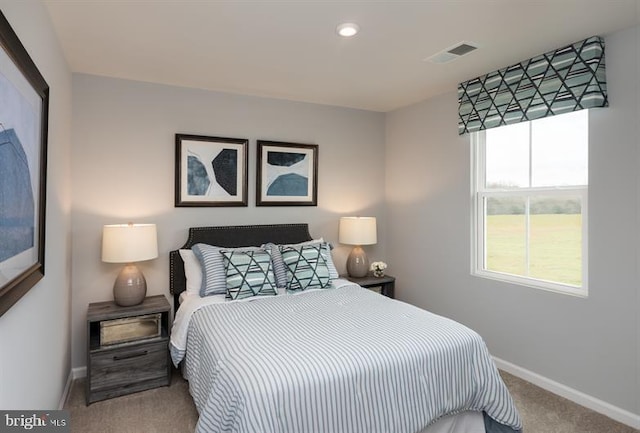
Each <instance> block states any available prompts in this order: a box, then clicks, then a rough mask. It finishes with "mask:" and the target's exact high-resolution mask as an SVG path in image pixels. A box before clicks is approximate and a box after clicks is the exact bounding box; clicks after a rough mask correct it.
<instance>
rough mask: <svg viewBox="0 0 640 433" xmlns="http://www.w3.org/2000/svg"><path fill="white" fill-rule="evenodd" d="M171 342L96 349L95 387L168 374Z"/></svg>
mask: <svg viewBox="0 0 640 433" xmlns="http://www.w3.org/2000/svg"><path fill="white" fill-rule="evenodd" d="M167 350H168V349H167V342H166V340H165V341H160V342H156V343H147V344H138V345H135V346H128V347H122V348H118V349H110V350H105V351H102V352H100V353H94V355H93V358H92V360H91V391H97V390H100V389H104V388H116V387H122V386H125V385H133V384H136V383H138V382H144V381H148V380H153V379H157V378H160V377H163V378H165V379H166V378H167V363H168V359H167Z"/></svg>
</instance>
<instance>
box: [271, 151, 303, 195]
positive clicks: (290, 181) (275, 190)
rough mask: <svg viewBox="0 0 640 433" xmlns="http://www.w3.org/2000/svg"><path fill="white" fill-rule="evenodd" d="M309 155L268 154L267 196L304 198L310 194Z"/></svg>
mask: <svg viewBox="0 0 640 433" xmlns="http://www.w3.org/2000/svg"><path fill="white" fill-rule="evenodd" d="M306 160H307V155H306V154H304V153H296V152H272V151H269V152H267V167H266V169H267V178H268V179H269V183H268V185H267V196H285V197H301V196H302V197H304V196H306V195H307V194H308V193H309V164H308V163H307V161H306Z"/></svg>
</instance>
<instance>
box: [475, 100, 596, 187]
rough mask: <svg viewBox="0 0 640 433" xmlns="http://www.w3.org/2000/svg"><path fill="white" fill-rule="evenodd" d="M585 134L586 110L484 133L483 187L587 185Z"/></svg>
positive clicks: (586, 135) (586, 131)
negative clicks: (484, 179)
mask: <svg viewBox="0 0 640 433" xmlns="http://www.w3.org/2000/svg"><path fill="white" fill-rule="evenodd" d="M530 127H531V128H532V131H531V137H532V140H531V142H532V151H531V185H530V184H529V183H530V181H529V177H530V173H529V153H530V152H529V128H530ZM588 133H589V129H588V110H580V111H574V112H572V113H567V114H561V115H557V116H551V117H546V118H544V119H538V120H535V121H533V122H523V123H517V124H515V125H509V126H503V127H500V128H492V129H488V130H486V143H487V144H486V166H487V171H486V172H487V184H488V185H491V184H495V183H499V184H507V185H511V186H517V187H529V186H533V187H544V186H556V185H558V186H561V185H572V186H573V185H587V183H588V147H589V146H588V144H589V142H588Z"/></svg>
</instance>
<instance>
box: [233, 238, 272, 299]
mask: <svg viewBox="0 0 640 433" xmlns="http://www.w3.org/2000/svg"><path fill="white" fill-rule="evenodd" d="M220 254H222V257H223V259H224V264H225V269H226V273H227V299H243V298H250V297H252V296H275V295H277V294H278V292H277V291H276V282H275V278H274V276H273V268H272V266H271V256H270V255H269V253H268V252H266V251H264V250H260V251H237V250H236V251H231V250H230V251H226V250H221V251H220Z"/></svg>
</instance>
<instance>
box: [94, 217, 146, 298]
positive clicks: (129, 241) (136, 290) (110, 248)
mask: <svg viewBox="0 0 640 433" xmlns="http://www.w3.org/2000/svg"><path fill="white" fill-rule="evenodd" d="M156 257H158V239H157V234H156V225H155V224H131V223H130V224H112V225H105V226H104V227H103V228H102V261H103V262H106V263H126V265H125V267H124V268H122V271H120V273H119V274H118V277H117V278H116V281H115V283H114V285H113V298H114V300H115V301H116V304H118V305H121V306H123V307H128V306H131V305H138V304H139V303H141V302H142V301H143V300H144V298H145V296H146V295H147V281H146V280H145V279H144V275H143V274H142V272H141V271H140V269H138V267H137V266H136V265H134V262H142V261H144V260H151V259H155V258H156Z"/></svg>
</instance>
